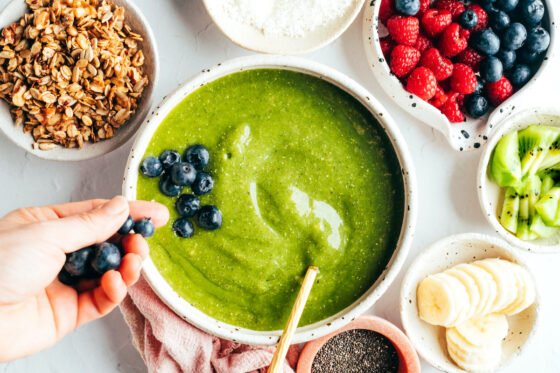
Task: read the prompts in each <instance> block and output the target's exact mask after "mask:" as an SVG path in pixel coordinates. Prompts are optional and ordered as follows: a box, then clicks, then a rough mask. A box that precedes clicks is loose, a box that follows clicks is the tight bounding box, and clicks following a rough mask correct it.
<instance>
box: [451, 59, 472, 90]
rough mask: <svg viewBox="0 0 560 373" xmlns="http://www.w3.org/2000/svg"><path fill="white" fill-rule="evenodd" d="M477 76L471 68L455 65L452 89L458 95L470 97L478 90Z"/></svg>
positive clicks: (460, 64) (459, 64)
mask: <svg viewBox="0 0 560 373" xmlns="http://www.w3.org/2000/svg"><path fill="white" fill-rule="evenodd" d="M476 83H477V80H476V75H475V73H474V71H473V69H471V68H470V67H468V66H467V65H464V64H462V63H458V64H455V66H454V67H453V75H451V81H450V85H451V89H452V90H453V91H455V92H457V93H462V94H464V95H470V94H471V93H473V92H474V91H475V89H476Z"/></svg>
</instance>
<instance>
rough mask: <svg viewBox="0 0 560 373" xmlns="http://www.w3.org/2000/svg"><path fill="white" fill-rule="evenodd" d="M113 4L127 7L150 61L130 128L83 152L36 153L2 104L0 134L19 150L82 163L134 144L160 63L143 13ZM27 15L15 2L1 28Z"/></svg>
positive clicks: (121, 0) (120, 1) (126, 1)
mask: <svg viewBox="0 0 560 373" xmlns="http://www.w3.org/2000/svg"><path fill="white" fill-rule="evenodd" d="M113 3H114V4H116V5H119V6H123V7H124V8H125V9H126V21H127V22H128V23H129V24H130V26H131V27H132V29H133V30H134V31H135V32H137V33H138V34H140V35H142V37H143V38H144V41H143V43H142V49H143V51H144V56H145V58H146V62H145V67H144V68H145V72H146V74H147V75H148V77H149V79H150V83H149V85H148V86H147V87H146V88H145V90H144V93H143V95H142V99H141V101H140V103H139V105H138V110H137V111H136V113H135V114H134V116H133V117H132V118H131V119H130V120H129V121H128V122H127V124H126V126H124V127H122V128H120V129H119V130H118V131H116V133H115V136H114V137H113V138H112V139H109V140H106V141H101V142H98V143H95V144H89V143H87V144H84V147H83V148H82V149H65V148H63V147H57V148H55V149H53V150H49V151H43V150H38V149H33V147H32V145H33V142H34V141H33V137H32V136H31V134H26V133H23V130H22V129H21V128H16V127H15V126H14V121H13V119H12V116H11V114H10V107H9V105H8V104H7V103H5V102H4V101H1V102H0V131H1V132H3V133H4V134H5V135H6V136H7V137H8V138H9V139H10V140H12V141H13V142H14V143H15V144H16V145H17V146H19V147H20V148H23V149H25V150H26V151H27V152H29V153H31V154H33V155H35V156H37V157H39V158H43V159H48V160H54V161H82V160H86V159H91V158H95V157H99V156H101V155H104V154H107V153H110V152H112V151H113V150H116V149H117V148H119V147H120V146H121V145H124V144H125V143H126V142H127V141H128V140H130V139H131V138H132V137H133V136H134V134H135V133H136V131H137V130H138V128H140V125H141V124H142V122H143V121H144V119H146V117H147V116H148V113H149V112H150V108H151V105H152V101H153V96H154V89H155V85H156V83H157V81H158V75H159V63H158V54H157V46H156V41H155V37H154V35H153V32H152V30H151V28H150V26H149V24H148V21H147V20H146V18H145V17H144V15H143V14H142V13H141V12H140V9H138V7H136V5H134V3H133V2H132V1H130V0H113ZM26 12H27V5H26V4H25V1H24V0H12V1H11V2H10V3H9V4H8V6H6V8H4V9H3V10H2V12H1V13H0V28H3V27H5V26H7V25H9V24H11V23H12V22H15V21H17V20H18V19H20V18H21V17H22V16H23V14H25V13H26Z"/></svg>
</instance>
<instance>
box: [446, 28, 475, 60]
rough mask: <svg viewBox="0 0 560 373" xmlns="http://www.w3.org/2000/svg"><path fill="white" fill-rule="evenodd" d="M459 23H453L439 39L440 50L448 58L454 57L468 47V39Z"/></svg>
mask: <svg viewBox="0 0 560 373" xmlns="http://www.w3.org/2000/svg"><path fill="white" fill-rule="evenodd" d="M462 31H463V30H462V29H461V26H459V24H458V23H452V24H450V25H449V26H447V28H446V29H445V31H443V34H442V35H441V37H440V39H439V49H440V51H441V53H442V54H443V55H444V56H446V57H454V56H456V55H458V54H459V53H461V52H462V51H464V50H465V49H466V48H467V46H468V42H467V38H466V37H465V36H466V35H465V34H464V32H462Z"/></svg>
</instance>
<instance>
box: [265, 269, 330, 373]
mask: <svg viewBox="0 0 560 373" xmlns="http://www.w3.org/2000/svg"><path fill="white" fill-rule="evenodd" d="M318 273H319V268H317V267H314V266H312V267H309V268H308V269H307V273H306V274H305V278H304V279H303V283H302V284H301V288H300V290H299V293H298V295H297V298H296V301H295V303H294V306H293V307H292V312H291V313H290V317H289V318H288V322H287V323H286V326H285V327H284V331H283V332H282V336H281V337H280V340H279V341H278V345H277V346H276V352H275V353H274V356H273V358H272V362H271V363H270V367H269V368H268V373H282V372H283V365H284V360H285V359H286V354H287V353H288V348H289V347H290V344H291V342H292V338H293V337H294V333H295V332H296V329H297V326H298V324H299V319H300V318H301V314H302V313H303V310H304V308H305V304H306V303H307V298H309V293H311V288H312V287H313V284H314V283H315V278H316V277H317V274H318Z"/></svg>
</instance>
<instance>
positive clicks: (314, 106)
mask: <svg viewBox="0 0 560 373" xmlns="http://www.w3.org/2000/svg"><path fill="white" fill-rule="evenodd" d="M193 144H203V145H204V146H206V147H207V148H208V149H209V150H210V154H211V157H212V158H211V161H210V165H209V168H208V169H209V172H210V173H211V174H212V175H213V177H214V179H215V187H214V190H213V192H212V193H210V194H208V195H206V196H203V197H202V198H201V201H202V203H203V204H212V205H216V206H217V207H218V208H219V209H220V210H221V211H222V214H223V226H222V228H221V229H219V230H217V231H212V232H208V231H204V230H202V229H196V231H195V235H194V236H193V237H192V238H189V239H181V238H179V237H177V236H176V235H175V234H174V232H173V231H172V228H171V224H172V222H173V219H174V218H176V217H177V214H176V212H175V209H174V203H175V198H170V197H166V196H164V195H163V194H162V193H161V192H160V191H159V190H158V181H157V180H156V179H147V178H145V177H142V176H140V177H139V180H138V199H144V200H156V201H158V202H161V203H163V204H165V205H166V206H168V207H169V210H170V211H171V216H172V220H171V221H170V223H169V224H168V226H166V227H163V228H161V229H159V230H158V231H157V233H156V235H155V237H153V238H152V239H151V240H150V247H151V254H150V256H151V258H152V260H153V261H154V263H155V265H156V266H157V268H158V269H159V271H160V272H161V274H162V275H163V277H164V278H165V279H166V280H167V281H168V282H169V284H170V285H171V286H172V287H173V289H175V290H176V291H177V293H178V294H180V295H181V296H182V297H183V298H184V299H186V300H187V301H188V302H190V303H191V304H192V305H194V306H195V307H197V308H198V309H200V310H201V311H203V312H204V313H206V314H207V315H209V316H212V317H214V318H216V319H218V320H221V321H224V322H227V323H230V324H233V325H236V326H240V327H245V328H249V329H254V330H276V329H281V328H282V327H283V326H284V322H285V321H286V319H287V317H288V315H289V313H290V309H291V307H292V304H293V301H294V300H295V297H296V295H297V292H298V290H299V286H300V283H301V281H302V279H303V276H304V275H305V271H306V269H307V267H309V266H310V265H316V266H318V267H319V268H320V271H321V272H320V274H319V276H318V279H317V281H316V283H315V286H314V287H313V290H312V292H311V297H310V299H309V301H308V304H307V307H306V309H305V312H304V314H303V318H302V321H301V323H300V326H301V325H307V324H310V323H313V322H316V321H320V320H322V319H324V318H326V317H329V316H332V315H334V314H336V313H337V312H339V311H341V310H343V309H344V308H345V307H347V306H349V305H350V304H352V303H353V302H354V301H356V300H357V299H358V298H359V297H360V296H362V295H363V294H364V292H365V291H367V289H368V288H370V287H371V286H372V284H373V283H374V282H375V281H376V280H377V278H378V277H379V275H380V273H381V272H382V271H383V269H384V268H385V266H386V264H387V262H388V260H389V259H390V257H391V255H392V253H393V251H394V249H395V246H396V243H397V240H398V237H399V235H400V230H401V225H402V220H403V214H404V206H403V205H404V191H403V190H404V189H403V183H402V175H401V169H400V166H399V163H398V160H397V157H396V154H395V152H394V150H393V149H392V146H391V144H390V141H389V139H388V138H387V136H386V134H385V133H384V131H383V129H382V128H381V127H380V126H379V124H378V123H377V121H376V120H375V118H374V117H373V116H372V115H371V113H370V112H369V111H368V110H367V109H365V108H364V107H363V106H362V105H361V104H360V103H359V102H358V101H356V100H355V99H354V98H352V97H351V96H350V95H348V94H346V93H345V92H343V91H342V90H340V89H339V88H337V87H335V86H333V85H331V84H329V83H327V82H325V81H323V80H320V79H317V78H314V77H310V76H308V75H304V74H300V73H295V72H290V71H285V70H272V69H262V70H251V71H246V72H240V73H236V74H233V75H230V76H227V77H225V78H221V79H218V80H216V81H214V82H213V83H210V84H208V85H206V86H203V87H201V88H200V89H198V90H197V91H195V92H194V93H192V94H190V95H189V96H187V97H186V98H185V99H184V100H183V102H181V103H180V104H179V105H178V106H177V107H176V108H175V109H174V110H173V111H172V112H171V113H170V114H169V115H168V116H167V118H165V120H164V121H163V122H162V123H161V125H160V126H159V128H158V130H157V131H156V133H155V135H154V137H153V139H152V141H151V143H150V145H149V147H148V149H147V150H146V154H145V155H146V156H149V155H156V156H157V155H159V154H160V153H161V152H162V151H164V150H167V149H176V150H179V151H180V152H182V151H184V149H185V148H186V147H187V146H189V145H193ZM184 193H190V191H189V190H188V188H187V189H185V191H184Z"/></svg>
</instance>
